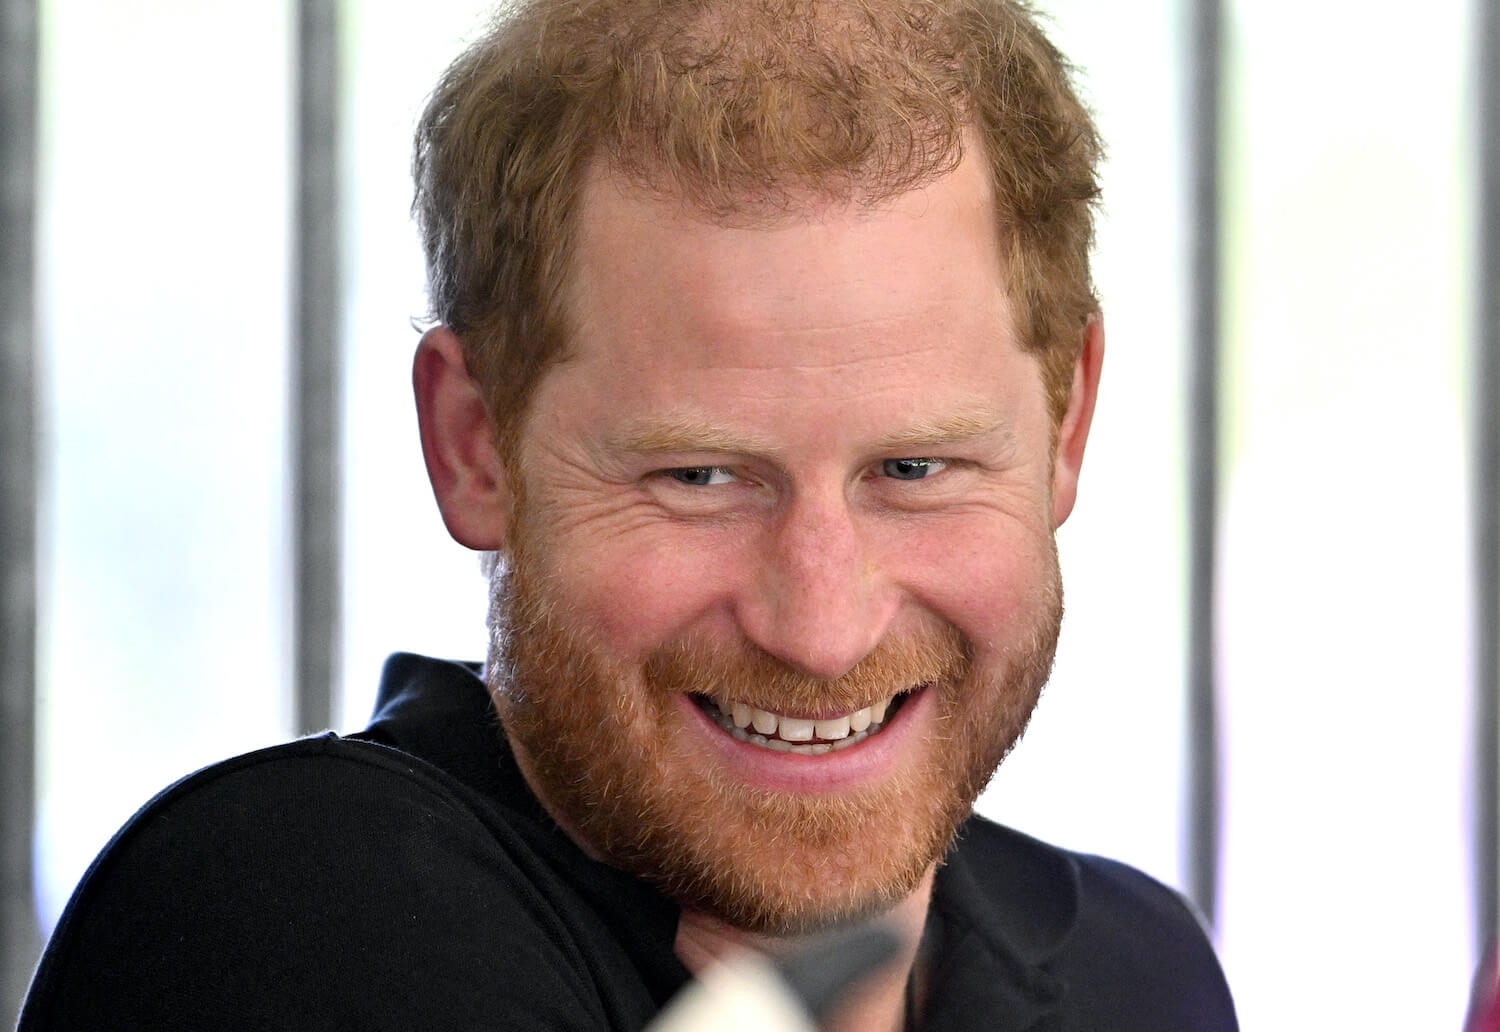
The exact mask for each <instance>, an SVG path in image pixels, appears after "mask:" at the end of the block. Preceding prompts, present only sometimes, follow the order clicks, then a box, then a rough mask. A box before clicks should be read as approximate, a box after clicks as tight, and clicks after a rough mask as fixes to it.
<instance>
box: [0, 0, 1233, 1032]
mask: <svg viewBox="0 0 1500 1032" xmlns="http://www.w3.org/2000/svg"><path fill="white" fill-rule="evenodd" d="M1098 152H1099V147H1098V143H1097V140H1096V137H1095V133H1094V128H1093V126H1092V124H1091V122H1090V119H1089V117H1088V115H1087V113H1086V112H1085V110H1084V109H1083V108H1082V107H1081V105H1080V104H1079V103H1078V101H1077V100H1076V98H1075V96H1074V95H1073V93H1072V91H1071V89H1070V87H1069V85H1068V81H1067V75H1066V67H1065V64H1064V63H1063V61H1062V59H1061V58H1060V56H1059V55H1058V54H1057V53H1056V52H1055V50H1053V48H1052V47H1051V46H1050V44H1049V43H1048V42H1047V41H1046V40H1045V38H1044V37H1043V36H1042V35H1041V33H1040V32H1039V31H1038V29H1037V27H1036V25H1035V22H1034V20H1033V18H1032V16H1031V15H1030V13H1029V12H1028V11H1027V10H1026V9H1025V8H1024V7H1022V6H1020V5H1018V4H1015V3H1011V2H1007V0H859V2H833V0H677V2H672V0H538V2H533V3H524V4H521V5H519V7H518V8H516V9H512V10H509V11H508V13H507V15H506V16H505V18H504V19H502V20H501V21H498V22H497V23H496V25H495V27H494V28H493V30H492V31H491V32H490V33H489V34H488V35H487V36H486V37H485V38H483V39H482V40H480V41H479V42H478V43H477V44H475V45H474V46H473V47H472V48H471V49H470V50H469V51H468V52H467V53H466V54H465V55H464V56H463V57H461V58H460V59H459V60H458V62H457V63H455V64H454V66H453V67H452V68H450V69H449V71H448V73H447V74H446V75H445V77H444V79H443V81H442V82H441V83H440V85H439V87H438V90H437V91H436V93H435V94H434V96H433V98H432V100H431V102H430V105H429V107H428V110H427V112H426V115H425V116H424V118H423V121H422V124H421V126H420V128H419V131H418V151H417V162H416V172H417V180H418V194H417V203H416V209H417V213H418V216H419V219H420V222H421V225H422V230H423V235H424V240H425V243H426V249H427V255H428V262H429V277H430V284H431V289H432V299H433V308H434V316H435V325H434V326H433V328H432V329H430V330H429V331H428V332H427V333H426V334H425V335H424V336H423V338H422V340H421V343H420V345H419V347H418V349H417V356H416V362H415V374H414V381H415V387H416V397H417V407H418V413H419V418H420V424H421V434H422V442H423V451H424V455H425V457H426V461H427V466H428V470H429V473H430V475H431V479H432V484H433V488H434V492H435V494H436V497H437V501H438V505H439V507H440V509H441V511H442V514H443V518H444V521H445V523H446V525H447V527H448V530H449V531H450V533H452V535H453V536H454V537H455V538H456V539H457V540H458V541H460V542H461V543H463V544H465V545H467V546H469V547H471V548H474V549H477V550H482V551H485V552H489V553H493V562H492V568H493V573H492V582H491V587H492V608H491V614H490V628H491V641H490V649H489V656H488V662H487V663H486V664H485V666H484V667H483V669H482V672H481V671H476V670H471V669H470V668H467V667H464V666H461V665H457V664H447V663H439V662H436V661H432V660H425V659H421V658H418V657H413V656H401V657H396V658H395V659H393V660H392V662H391V664H390V665H389V666H388V669H387V679H386V684H385V685H384V686H383V688H382V700H381V704H380V708H379V710H378V712H377V714H376V719H375V722H374V724H372V726H371V728H370V729H368V730H367V731H366V732H364V733H362V734H360V735H355V736H350V737H348V738H337V737H333V736H325V737H323V738H319V739H313V740H308V741H304V742H300V743H293V744H291V745H288V746H283V747H279V748H277V749H273V750H268V751H266V752H263V753H258V754H255V755H253V756H250V757H243V758H241V759H239V760H235V761H230V762H229V763H227V764H224V765H221V766H219V767H216V768H212V769H210V770H209V771H206V772H203V773H200V774H198V775H195V776H194V777H193V778H190V779H188V780H187V781H185V782H183V783H181V784H179V785H178V786H176V787H174V788H173V789H172V790H170V791H169V793H167V794H166V795H164V796H163V797H162V798H161V799H159V800H157V801H156V802H155V803H153V804H152V806H151V807H149V808H148V809H147V810H146V811H143V814H142V815H141V816H139V817H138V818H137V819H136V821H135V822H133V823H132V825H131V826H130V827H128V828H127V829H126V831H125V832H123V833H122V835H121V837H120V838H119V839H118V840H117V841H116V843H115V844H114V845H113V846H112V847H111V850H110V851H108V852H107V853H106V855H105V857H104V858H102V859H101V862H100V864H99V865H98V866H97V867H96V869H95V870H94V872H92V873H91V875H90V878H89V880H88V881H87V882H86V883H85V885H84V886H83V887H81V888H80V890H79V894H78V896H77V897H76V898H75V901H74V903H73V905H72V906H71V907H70V910H69V913H68V915H67V916H66V917H65V919H64V923H63V925H62V926H61V928H60V930H59V934H58V938H57V939H56V940H55V941H54V943H53V945H52V947H51V949H50V951H49V954H48V957H47V959H46V961H45V962H44V964H43V967H42V969H41V971H40V972H39V974H38V980H37V989H36V992H35V994H34V997H33V1001H32V1005H31V1009H30V1010H28V1012H27V1019H26V1020H25V1021H23V1027H25V1028H32V1027H35V1028H55V1027H69V1028H71V1027H80V1028H82V1027H89V1028H103V1027H130V1028H142V1027H153V1028H168V1027H171V1028H176V1027H184V1028H186V1027H195V1028H206V1027H213V1028H226V1027H230V1028H233V1027H252V1026H253V1027H278V1028H293V1027H298V1028H300V1027H306V1028H328V1027H338V1026H347V1027H360V1028H419V1027H420V1028H442V1029H459V1028H514V1029H637V1028H641V1027H644V1026H645V1025H646V1024H647V1023H648V1022H649V1021H650V1020H651V1018H652V1017H653V1016H654V1015H655V1014H656V1012H657V1011H658V1010H659V1009H660V1008H661V1007H662V1006H663V1005H664V1004H665V1003H666V1001H667V1000H668V999H669V998H670V997H671V996H672V994H673V993H674V992H675V991H676V990H678V989H679V988H680V987H681V986H682V985H683V984H684V983H685V982H686V980H687V979H688V978H689V977H690V976H691V975H692V974H693V973H695V972H700V971H702V970H703V969H704V968H705V967H707V966H708V965H709V964H711V963H712V962H713V961H715V960H716V959H718V958H721V957H724V956H726V955H727V954H729V953H731V952H733V951H744V950H750V951H759V952H762V953H767V954H771V955H773V956H782V955H785V954H787V953H788V951H792V950H795V949H796V948H797V947H798V946H799V945H802V944H805V943H806V942H807V941H808V940H807V937H808V936H812V935H817V934H820V933H824V932H827V931H829V930H834V929H840V928H846V927H849V926H851V925H856V924H858V923H860V922H863V921H866V920H871V919H877V918H878V919H881V920H884V921H887V922H889V924H890V926H891V927H893V928H895V929H897V930H898V931H899V934H900V938H901V940H902V945H901V950H900V953H899V956H898V962H897V963H895V964H894V965H893V966H892V967H890V968H889V969H888V970H887V971H885V972H884V973H883V974H882V975H879V976H877V977H875V978H874V979H872V980H870V981H869V982H868V983H867V984H865V985H864V986H862V987H861V989H860V991H859V992H858V993H857V994H855V997H854V999H852V1000H851V1001H850V1002H848V1003H847V1004H846V1005H845V1006H844V1007H843V1008H842V1009H841V1010H840V1011H838V1012H837V1013H836V1014H835V1015H834V1017H833V1018H832V1019H831V1021H832V1024H833V1025H834V1026H835V1027H837V1028H840V1029H845V1028H847V1029H851V1030H852V1029H860V1030H865V1029H870V1030H881V1032H888V1030H891V1029H899V1028H923V1029H968V1028H974V1029H979V1028H984V1029H1029V1028H1047V1029H1111V1030H1126V1032H1128V1030H1137V1029H1138V1030H1147V1029H1150V1030H1153V1032H1161V1030H1183V1032H1186V1030H1194V1032H1204V1030H1210V1032H1212V1030H1220V1029H1231V1028H1233V1027H1234V1017H1233V1010H1232V1006H1231V1004H1230V1002H1229V997H1228V993H1227V990H1226V988H1225V986H1224V982H1223V977H1222V975H1221V974H1220V972H1219V968H1218V965H1217V963H1216V961H1215V960H1214V957H1213V952H1212V950H1211V948H1210V947H1209V946H1208V944H1207V942H1206V940H1205V939H1204V937H1203V934H1202V932H1201V930H1200V929H1199V928H1198V926H1197V924H1196V923H1195V921H1194V919H1193V917H1192V915H1191V913H1190V912H1189V910H1188V909H1187V908H1186V907H1185V906H1184V905H1183V903H1182V902H1181V901H1180V900H1179V899H1178V898H1177V896H1176V895H1175V894H1174V893H1172V892H1171V891H1169V890H1167V889H1165V888H1163V887H1162V886H1160V885H1158V884H1156V883H1155V882H1153V881H1151V880H1150V879H1148V878H1147V877H1145V876H1144V875H1142V874H1140V873H1138V872H1135V871H1132V870H1130V869H1129V868H1125V867H1123V866H1121V865H1118V864H1114V863H1111V862H1109V861H1105V860H1101V859H1099V858H1094V857H1084V856H1078V855H1074V854H1071V853H1068V852H1065V851H1062V850H1059V849H1055V848H1053V847H1050V846H1047V845H1044V844H1042V843H1039V842H1036V841H1034V840H1031V839H1028V838H1026V837H1024V836H1022V835H1019V834H1017V833H1015V832H1012V831H1009V830H1006V829H1003V828H1000V827H998V826H995V825H993V824H990V823H988V822H985V821H983V820H981V819H978V818H975V817H973V816H972V815H971V812H970V811H971V807H972V805H973V803H974V800H975V798H976V796H977V795H978V794H979V792H980V791H981V789H982V788H983V787H984V785H985V784H986V782H987V781H988V780H989V778H990V776H991V775H992V773H993V772H994V770H995V769H996V767H997V766H998V765H999V763H1000V762H1001V761H1002V759H1003V758H1004V757H1005V755H1006V753H1007V752H1008V751H1009V750H1010V748H1011V747H1012V746H1013V745H1014V744H1015V743H1016V741H1017V739H1018V738H1019V737H1020V735H1021V733H1022V731H1023V729H1024V728H1025V725H1026V722H1027V720H1028V718H1029V716H1030V713H1031V711H1032V708H1033V707H1034V706H1035V704H1036V702H1037V699H1038V696H1039V694H1040V692H1041V689H1042V685H1043V683H1044V682H1045V680H1046V678H1047V675H1048V672H1049V670H1050V667H1051V663H1052V656H1053V650H1054V648H1055V645H1056V642H1057V636H1058V627H1059V623H1060V620H1061V614H1062V594H1061V584H1060V581H1059V575H1058V565H1057V558H1056V552H1055V548H1054V544H1053V535H1054V532H1055V531H1056V529H1057V527H1058V526H1059V525H1060V524H1061V523H1062V522H1063V521H1064V520H1065V519H1066V518H1067V516H1068V514H1069V512H1070V511H1071V509H1072V507H1073V504H1074V498H1075V494H1076V490H1077V484H1078V475H1079V469H1080V465H1081V463H1082V459H1083V454H1084V446H1085V442H1086V440H1087V438H1088V434H1089V429H1090V422H1091V417H1092V413H1093V408H1094V399H1095V395H1096V391H1097V389H1098V384H1099V375H1100V365H1101V362H1102V357H1103V332H1102V328H1101V326H1102V324H1101V321H1100V317H1099V312H1098V307H1097V304H1096V303H1095V300H1094V296H1093V292H1092V289H1091V285H1090V281H1089V271H1088V247H1089V240H1090V233H1091V205H1092V203H1093V201H1094V199H1095V195H1096V187H1095V179H1094V175H1095V165H1096V162H1097V159H1098Z"/></svg>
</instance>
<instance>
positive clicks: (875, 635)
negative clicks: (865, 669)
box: [738, 492, 900, 680]
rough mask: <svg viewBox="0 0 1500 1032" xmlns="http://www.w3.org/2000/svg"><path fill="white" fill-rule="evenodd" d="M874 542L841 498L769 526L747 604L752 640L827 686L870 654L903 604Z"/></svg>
mask: <svg viewBox="0 0 1500 1032" xmlns="http://www.w3.org/2000/svg"><path fill="white" fill-rule="evenodd" d="M867 538H868V535H867V534H862V532H861V527H860V525H859V520H858V517H857V515H856V514H855V513H852V512H851V511H850V508H849V504H848V502H847V500H846V499H845V498H843V497H842V493H841V492H839V493H837V497H831V498H825V499H815V498H799V499H796V500H794V501H792V502H791V503H790V504H789V505H788V506H787V508H786V509H785V510H783V512H782V513H781V514H780V515H779V516H778V518H777V519H776V520H775V521H774V522H773V523H771V524H770V525H769V526H768V527H767V528H766V531H765V536H764V538H763V539H762V554H761V556H760V557H758V558H759V563H760V568H759V570H758V576H756V577H755V578H752V582H751V584H750V585H749V586H748V587H747V590H746V592H745V594H744V596H743V597H742V598H741V600H740V604H739V606H738V616H739V622H740V625H741V629H742V630H743V631H744V633H745V634H746V636H747V637H748V638H749V639H750V640H751V641H753V642H754V643H755V644H756V645H758V646H760V648H762V649H764V650H765V651H766V652H768V653H770V654H771V655H773V656H775V657H776V658H777V659H780V660H781V661H782V662H784V663H786V664H788V665H789V666H791V667H793V668H794V669H796V670H798V671H800V672H801V673H803V674H805V675H806V676H809V677H817V678H821V679H823V680H833V679H834V678H836V677H839V676H841V675H843V674H844V673H846V672H847V671H848V670H849V668H850V667H852V666H854V665H855V664H856V663H858V662H859V661H860V660H861V659H863V658H864V657H865V656H867V655H868V654H869V653H870V651H871V650H872V649H873V648H874V647H875V646H876V644H878V643H879V642H880V641H881V639H882V638H884V637H885V635H886V632H887V631H888V630H889V628H890V624H891V622H892V620H893V619H894V618H895V615H896V611H897V609H898V607H899V604H900V598H899V592H898V591H897V590H896V588H895V586H894V585H893V584H892V583H890V582H889V580H888V579H887V577H886V575H885V572H884V571H883V569H882V567H881V563H880V561H879V556H878V555H877V554H876V552H877V550H876V549H874V548H872V547H871V544H870V542H869V541H868V540H867Z"/></svg>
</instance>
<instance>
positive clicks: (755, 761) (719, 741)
mask: <svg viewBox="0 0 1500 1032" xmlns="http://www.w3.org/2000/svg"><path fill="white" fill-rule="evenodd" d="M677 704H678V706H680V707H681V708H682V709H683V710H684V711H685V714H686V715H687V716H688V718H689V719H690V720H693V721H696V722H697V726H698V727H699V728H700V729H701V730H702V732H703V734H702V738H703V741H704V745H705V746H706V747H707V749H708V751H709V752H710V753H711V754H712V755H713V756H714V757H715V758H716V759H717V761H718V765H719V766H720V768H721V769H723V770H725V771H726V773H729V774H730V775H731V776H733V777H734V778H735V779H736V780H738V781H742V782H744V783H745V784H748V785H753V786H755V787H757V788H765V789H771V790H774V791H779V792H794V793H801V794H809V795H816V794H818V793H823V792H838V791H845V790H847V789H851V788H857V787H859V786H860V785H862V784H868V783H870V782H873V781H878V780H880V779H881V778H883V777H886V776H888V775H889V774H890V772H891V771H892V770H893V769H894V768H895V767H896V766H897V765H898V764H899V763H900V761H901V758H902V754H903V753H904V752H906V751H907V750H908V749H909V748H910V747H911V746H912V745H913V744H915V741H916V736H918V735H919V734H920V733H921V727H922V725H923V724H924V723H925V722H926V721H927V720H928V719H930V714H931V711H932V707H933V706H934V705H935V704H936V701H935V696H934V693H933V692H932V691H930V690H929V689H926V688H923V689H921V690H919V691H916V692H913V693H912V694H911V695H909V696H908V697H907V698H906V701H905V702H903V703H902V704H901V706H900V707H898V708H897V709H896V711H895V712H894V713H893V714H891V716H890V718H889V719H888V720H887V721H886V722H885V725H884V726H883V727H882V728H881V729H880V732H879V733H878V734H874V735H871V736H870V737H868V738H866V739H865V740H864V741H863V742H860V743H859V744H857V745H851V746H849V747H848V748H846V749H836V750H834V751H832V752H826V753H823V754H822V755H821V756H809V755H806V754H802V753H792V752H777V751H775V750H774V749H767V748H765V747H764V746H759V745H755V744H753V743H751V742H741V741H740V740H739V739H737V738H735V737H734V736H733V735H730V734H729V733H728V732H726V731H725V730H724V729H723V728H722V727H720V726H719V725H718V722H717V721H715V720H714V718H713V717H711V716H709V714H708V713H707V712H705V711H704V709H703V707H702V706H700V705H698V703H697V702H695V701H694V700H693V699H692V698H691V697H689V696H687V695H679V696H678V697H677Z"/></svg>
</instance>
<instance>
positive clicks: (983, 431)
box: [876, 414, 1016, 451]
mask: <svg viewBox="0 0 1500 1032" xmlns="http://www.w3.org/2000/svg"><path fill="white" fill-rule="evenodd" d="M981 437H998V438H999V439H1000V443H1001V444H1002V445H1004V446H1005V447H1007V448H1010V447H1013V446H1014V445H1015V443H1016V435H1015V432H1014V431H1013V430H1012V429H1011V427H1010V424H1009V423H1007V422H1005V421H1004V420H1003V419H996V418H994V417H992V416H980V415H965V414H960V415H955V416H952V417H949V418H947V419H940V420H936V421H934V422H922V423H918V424H916V425H915V426H912V427H908V428H907V429H905V430H898V431H896V432H895V433H892V434H887V435H886V436H885V437H882V438H881V439H880V441H879V442H878V443H877V445H876V446H877V447H878V448H879V449H880V450H881V451H908V450H912V449H916V450H922V449H925V448H932V447H941V446H943V445H951V444H963V443H965V442H967V441H973V440H977V439H978V438H981Z"/></svg>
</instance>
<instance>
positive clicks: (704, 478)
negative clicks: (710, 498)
mask: <svg viewBox="0 0 1500 1032" xmlns="http://www.w3.org/2000/svg"><path fill="white" fill-rule="evenodd" d="M666 473H667V476H669V477H671V478H672V479H673V480H675V481H677V482H678V483H679V484H687V485H688V486H689V487H712V486H714V485H715V484H727V483H729V482H730V481H731V480H733V479H734V474H733V473H731V472H729V470H727V469H725V468H724V467H723V466H684V467H682V468H681V469H669V470H667V471H666Z"/></svg>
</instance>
